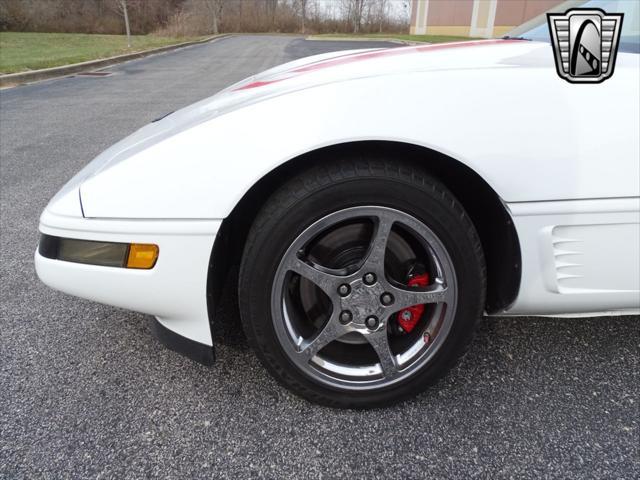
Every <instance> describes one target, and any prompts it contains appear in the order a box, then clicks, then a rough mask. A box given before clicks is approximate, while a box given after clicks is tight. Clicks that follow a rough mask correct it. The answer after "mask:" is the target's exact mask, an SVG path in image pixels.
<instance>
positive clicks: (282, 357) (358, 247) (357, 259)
mask: <svg viewBox="0 0 640 480" xmlns="http://www.w3.org/2000/svg"><path fill="white" fill-rule="evenodd" d="M484 289H485V273H484V259H483V254H482V248H481V245H480V241H479V239H478V236H477V233H476V231H475V229H474V227H473V224H472V223H471V221H470V220H469V218H468V217H467V216H466V214H465V212H464V210H463V209H462V207H461V206H460V205H459V204H458V203H457V201H456V200H455V198H454V197H453V196H452V195H451V193H450V192H449V191H448V190H447V189H446V188H445V187H444V186H443V185H442V184H441V183H439V182H438V181H437V180H435V179H433V178H431V177H429V176H428V175H426V174H425V173H424V172H422V171H421V170H418V169H415V168H414V167H413V166H411V165H408V164H401V163H400V162H396V161H394V162H388V161H386V160H383V161H380V160H378V161H375V160H371V161H363V160H358V161H356V160H350V159H344V160H336V161H332V162H327V163H326V164H322V165H320V166H317V167H314V168H311V169H309V170H308V171H306V172H304V173H302V174H300V175H299V176H298V177H296V178H294V179H291V180H290V181H289V182H287V183H285V184H284V185H283V186H282V187H281V188H280V189H279V190H278V191H277V192H276V193H274V194H273V195H272V196H271V198H269V200H268V201H267V202H266V203H265V205H264V207H263V209H262V211H261V212H260V213H259V215H258V216H257V218H256V219H255V221H254V223H253V226H252V228H251V230H250V232H249V235H248V238H247V243H246V246H245V250H244V254H243V259H242V265H241V268H240V278H239V286H238V293H239V300H240V310H241V316H242V322H243V327H244V330H245V333H246V334H247V338H248V340H249V343H250V344H251V346H252V347H253V348H254V350H255V351H256V353H257V355H258V357H259V358H260V360H261V361H262V363H263V364H264V365H265V366H266V367H267V368H268V369H269V371H270V372H271V373H272V374H273V375H274V376H275V378H276V379H278V380H279V381H280V382H281V383H283V384H284V385H286V386H287V387H288V388H290V389H291V390H293V391H295V392H296V393H298V394H301V395H303V396H305V397H307V398H309V399H311V400H313V401H317V402H321V403H324V404H329V405H334V406H339V407H371V406H380V405H387V404H390V403H394V402H396V401H398V400H401V399H403V398H406V397H408V396H411V395H413V394H415V393H417V392H419V391H421V390H423V389H424V388H426V386H428V385H429V384H430V383H432V382H433V381H435V380H436V379H437V378H439V377H440V376H441V375H442V374H444V373H445V372H446V371H447V370H448V369H450V368H451V366H452V365H454V364H455V362H456V361H457V360H458V359H459V358H460V356H461V355H462V354H463V353H464V351H465V350H466V347H467V345H468V344H469V341H470V339H471V336H472V333H473V330H474V327H475V324H476V321H477V319H478V318H479V317H480V315H481V312H482V308H483V305H484V294H485V291H484Z"/></svg>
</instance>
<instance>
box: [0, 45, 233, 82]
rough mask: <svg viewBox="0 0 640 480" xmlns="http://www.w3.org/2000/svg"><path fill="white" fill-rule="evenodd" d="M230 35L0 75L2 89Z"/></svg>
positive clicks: (106, 65)
mask: <svg viewBox="0 0 640 480" xmlns="http://www.w3.org/2000/svg"><path fill="white" fill-rule="evenodd" d="M228 36H230V35H228V34H222V35H214V36H211V37H207V38H205V39H203V40H194V41H192V42H183V43H177V44H175V45H167V46H165V47H158V48H152V49H151V50H143V51H141V52H134V53H125V54H124V55H116V56H115V57H108V58H101V59H99V60H89V61H87V62H81V63H72V64H71V65H63V66H61V67H52V68H43V69H40V70H32V71H30V72H18V73H8V74H6V75H0V88H9V87H15V86H18V85H20V84H23V83H27V82H36V81H39V80H47V79H49V78H55V77H64V76H66V75H70V74H72V73H78V72H82V71H84V70H94V69H96V68H102V67H108V66H110V65H115V64H117V63H122V62H126V61H128V60H134V59H136V58H142V57H146V56H149V55H153V54H155V53H162V52H169V51H171V50H176V49H178V48H182V47H188V46H191V45H198V44H200V43H207V42H211V41H213V40H218V39H220V38H225V37H228Z"/></svg>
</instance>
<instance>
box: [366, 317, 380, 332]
mask: <svg viewBox="0 0 640 480" xmlns="http://www.w3.org/2000/svg"><path fill="white" fill-rule="evenodd" d="M378 323H379V322H378V317H374V316H373V315H371V316H370V317H367V319H366V320H365V321H364V324H365V325H366V326H367V328H368V329H369V330H374V329H375V328H376V327H377V326H378Z"/></svg>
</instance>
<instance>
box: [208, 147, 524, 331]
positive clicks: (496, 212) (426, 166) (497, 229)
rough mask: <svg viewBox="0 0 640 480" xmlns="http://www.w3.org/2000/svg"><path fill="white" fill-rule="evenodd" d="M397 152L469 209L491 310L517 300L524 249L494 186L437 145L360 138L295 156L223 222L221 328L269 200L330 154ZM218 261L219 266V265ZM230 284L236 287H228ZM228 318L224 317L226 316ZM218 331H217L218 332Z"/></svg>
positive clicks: (216, 272) (214, 302) (218, 285)
mask: <svg viewBox="0 0 640 480" xmlns="http://www.w3.org/2000/svg"><path fill="white" fill-rule="evenodd" d="M367 154H375V155H376V156H380V155H387V156H395V157H399V158H401V159H402V161H404V162H412V163H414V164H416V165H419V166H420V168H422V169H423V170H425V171H426V172H428V173H429V174H431V175H432V176H434V177H435V178H437V179H438V180H440V181H441V182H442V183H443V184H444V185H445V186H446V187H447V188H448V189H449V190H451V192H452V193H453V194H454V196H455V197H456V198H457V199H458V201H459V202H460V203H461V204H462V206H463V207H464V208H465V210H466V211H467V213H468V214H469V217H470V218H471V220H472V222H473V224H474V225H475V227H476V230H477V231H478V234H479V236H480V239H481V242H482V247H483V250H484V254H485V259H486V263H487V299H486V307H485V308H486V311H487V312H489V313H493V312H498V311H501V310H504V309H506V308H507V307H508V306H509V305H511V304H512V303H513V301H514V300H515V299H516V297H517V295H518V291H519V287H520V278H521V253H520V243H519V240H518V235H517V231H516V229H515V226H514V224H513V221H512V219H511V216H510V214H509V212H508V211H507V208H506V206H505V205H504V204H503V202H502V200H501V198H500V196H499V195H498V194H497V193H496V192H495V190H493V188H492V187H491V186H490V185H489V184H488V183H487V182H486V181H485V180H484V179H483V178H482V177H481V176H480V175H479V174H478V173H477V172H475V171H474V170H473V169H471V168H470V167H468V166H467V165H465V164H463V163H462V162H459V161H458V160H456V159H454V158H451V157H450V156H447V155H444V154H442V153H439V152H437V151H435V150H432V149H429V148H426V147H423V146H418V145H415V144H408V143H401V142H392V141H356V142H349V143H341V144H337V145H332V146H328V147H323V148H320V149H318V150H314V151H311V152H308V153H305V154H302V155H300V156H298V157H295V158H292V159H290V160H289V161H287V162H285V163H283V164H282V165H280V166H278V167H277V168H275V169H273V170H272V171H270V172H269V173H267V174H266V175H265V176H263V177H262V178H261V179H260V180H258V181H257V182H256V183H255V184H254V185H253V186H252V187H251V188H250V189H249V190H248V191H247V192H246V193H245V194H244V196H243V197H242V198H241V200H240V201H239V202H238V203H237V204H236V206H235V207H234V209H233V210H232V211H231V213H230V214H229V215H228V216H227V218H225V219H224V221H223V222H222V225H221V228H220V230H219V232H218V235H217V237H216V240H215V243H214V247H213V250H212V253H211V259H210V262H209V276H208V285H207V295H208V306H209V316H210V318H211V319H212V320H213V318H215V319H216V322H213V331H214V335H215V332H216V331H219V332H222V334H223V335H226V333H228V332H227V329H226V328H225V326H224V325H223V326H222V330H219V328H220V325H216V324H219V323H220V322H219V321H218V320H219V317H220V314H221V312H220V309H221V308H222V305H223V304H224V305H226V306H227V308H228V306H231V308H233V309H235V310H237V304H235V303H234V302H221V298H222V296H223V294H225V295H226V294H229V295H231V296H232V297H234V298H235V294H236V292H235V285H236V284H237V278H236V277H235V275H236V273H237V265H238V264H239V262H240V258H241V256H242V252H243V249H244V244H245V241H246V238H247V234H248V232H249V229H250V227H251V224H252V223H253V219H254V218H255V216H256V215H257V214H258V212H259V210H260V208H261V206H262V205H263V204H264V201H265V199H266V198H267V197H268V196H269V195H270V194H271V193H273V192H274V191H275V190H276V189H277V188H278V187H280V186H281V185H282V184H284V183H285V182H287V181H288V180H289V179H290V178H292V177H293V176H295V175H297V174H299V173H300V172H301V171H302V170H303V169H306V168H310V167H311V166H312V165H315V164H316V163H318V162H321V161H322V160H323V159H326V158H327V157H340V156H354V155H355V156H363V155H367ZM214 265H215V268H214ZM225 286H226V287H227V289H228V288H230V286H233V288H232V290H233V291H226V289H225ZM224 313H225V315H223V317H224V318H225V319H232V318H235V319H238V318H239V314H238V313H237V312H235V311H234V312H224ZM222 321H223V322H224V321H225V320H224V319H222ZM216 336H217V335H216Z"/></svg>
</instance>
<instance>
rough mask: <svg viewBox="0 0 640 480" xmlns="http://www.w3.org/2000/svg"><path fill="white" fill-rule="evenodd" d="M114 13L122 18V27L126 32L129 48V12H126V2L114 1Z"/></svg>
mask: <svg viewBox="0 0 640 480" xmlns="http://www.w3.org/2000/svg"><path fill="white" fill-rule="evenodd" d="M114 2H115V3H114V6H115V9H116V12H117V13H118V14H119V15H120V16H122V17H123V18H124V27H125V30H126V32H127V47H129V48H131V27H129V12H128V11H127V0H114Z"/></svg>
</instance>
